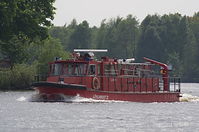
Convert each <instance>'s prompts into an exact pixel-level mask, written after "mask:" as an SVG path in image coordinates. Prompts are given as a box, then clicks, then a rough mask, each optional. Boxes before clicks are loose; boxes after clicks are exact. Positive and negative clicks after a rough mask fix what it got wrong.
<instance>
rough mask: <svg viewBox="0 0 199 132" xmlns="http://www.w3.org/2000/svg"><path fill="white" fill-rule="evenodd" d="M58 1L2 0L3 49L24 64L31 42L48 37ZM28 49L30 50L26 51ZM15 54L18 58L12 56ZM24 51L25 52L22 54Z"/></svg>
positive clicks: (0, 32) (0, 47)
mask: <svg viewBox="0 0 199 132" xmlns="http://www.w3.org/2000/svg"><path fill="white" fill-rule="evenodd" d="M54 1H55V0H34V1H32V0H1V1H0V29H1V30H0V50H1V53H2V54H3V55H4V56H5V57H7V58H9V59H10V60H11V63H12V64H14V63H21V61H23V57H21V56H26V55H25V54H26V53H22V52H23V51H25V50H26V48H27V46H28V45H29V44H30V41H34V40H35V39H36V38H37V39H40V40H44V39H46V38H47V37H48V29H47V27H49V26H51V20H52V19H53V15H54V10H55V8H54V7H53V3H54ZM25 52H26V51H25ZM13 54H14V55H15V56H17V57H12V56H13ZM22 54H23V55H22Z"/></svg>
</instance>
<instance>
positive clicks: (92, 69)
mask: <svg viewBox="0 0 199 132" xmlns="http://www.w3.org/2000/svg"><path fill="white" fill-rule="evenodd" d="M98 71H99V69H98V67H97V65H96V64H90V65H89V68H88V75H89V77H90V79H91V82H92V83H91V88H92V89H94V90H99V89H100V87H101V84H100V77H99V76H98V74H99V73H98Z"/></svg>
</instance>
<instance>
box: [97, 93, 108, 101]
mask: <svg viewBox="0 0 199 132" xmlns="http://www.w3.org/2000/svg"><path fill="white" fill-rule="evenodd" d="M93 99H100V100H107V99H108V95H96V94H95V95H93Z"/></svg>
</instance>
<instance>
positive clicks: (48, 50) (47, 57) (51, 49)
mask: <svg viewBox="0 0 199 132" xmlns="http://www.w3.org/2000/svg"><path fill="white" fill-rule="evenodd" d="M38 50H39V53H40V54H39V55H38V73H40V74H47V72H48V63H49V62H52V61H54V60H55V57H59V58H62V59H66V58H68V56H69V54H68V53H67V52H66V51H64V48H63V46H62V45H61V43H60V41H59V40H57V39H53V38H49V39H46V40H44V41H43V44H42V46H41V47H40V48H39V49H38Z"/></svg>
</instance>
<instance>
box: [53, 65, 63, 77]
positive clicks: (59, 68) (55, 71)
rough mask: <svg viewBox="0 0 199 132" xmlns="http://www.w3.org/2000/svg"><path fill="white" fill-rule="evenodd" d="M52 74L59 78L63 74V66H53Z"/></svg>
mask: <svg viewBox="0 0 199 132" xmlns="http://www.w3.org/2000/svg"><path fill="white" fill-rule="evenodd" d="M51 70H52V71H51V74H52V75H54V76H58V75H61V74H62V65H61V64H59V63H57V64H52V69H51Z"/></svg>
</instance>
